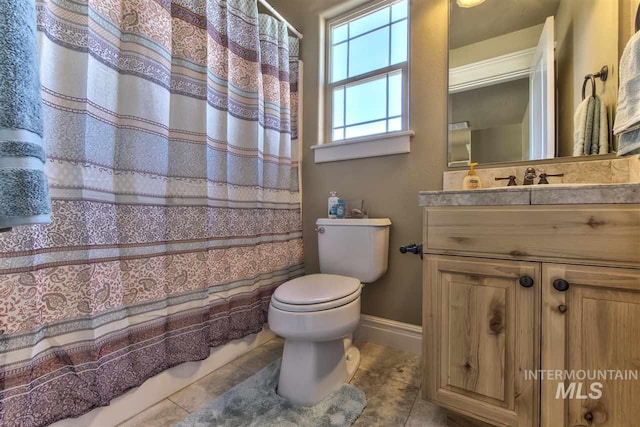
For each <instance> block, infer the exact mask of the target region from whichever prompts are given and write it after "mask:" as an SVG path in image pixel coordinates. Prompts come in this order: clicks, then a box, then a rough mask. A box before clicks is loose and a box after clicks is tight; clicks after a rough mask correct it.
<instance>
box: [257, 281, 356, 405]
mask: <svg viewBox="0 0 640 427" xmlns="http://www.w3.org/2000/svg"><path fill="white" fill-rule="evenodd" d="M323 285H324V288H323V287H322V286H323ZM332 285H333V286H332ZM298 289H306V290H314V289H315V290H323V289H324V290H325V292H324V297H323V298H320V299H321V301H319V302H318V301H316V302H313V301H314V298H313V297H309V299H308V300H309V301H308V302H309V303H301V301H300V300H299V299H298V300H297V301H296V299H295V298H293V295H294V294H295V293H296V292H295V291H296V290H298ZM360 289H361V285H360V281H359V280H357V279H354V278H351V277H345V276H336V275H329V274H314V275H310V276H303V277H300V278H297V279H294V280H292V281H289V282H287V283H285V284H284V285H282V286H281V287H280V288H278V289H277V290H276V292H275V293H274V295H273V297H272V299H271V304H270V306H269V326H270V327H271V329H272V330H273V331H274V332H275V333H276V334H278V335H280V336H281V337H283V338H284V339H285V343H284V352H283V356H282V365H281V370H280V380H279V383H278V394H280V395H281V396H283V397H285V398H286V399H288V400H289V401H290V402H292V403H294V404H296V405H304V406H308V405H313V404H314V403H316V402H319V401H320V400H322V399H323V398H324V397H325V396H327V395H328V394H329V393H331V392H332V391H334V390H335V389H337V388H338V387H339V386H340V385H341V384H344V383H346V382H349V380H350V379H351V377H352V376H353V375H354V374H355V371H356V369H357V367H358V364H359V361H360V352H359V351H358V349H357V348H355V347H352V346H350V339H347V338H349V337H350V335H351V333H352V332H353V331H354V330H355V328H356V327H357V326H358V322H359V321H360ZM351 291H352V292H351ZM316 294H317V293H316ZM345 294H346V295H345ZM316 300H317V299H316ZM345 344H346V345H347V346H349V348H345Z"/></svg>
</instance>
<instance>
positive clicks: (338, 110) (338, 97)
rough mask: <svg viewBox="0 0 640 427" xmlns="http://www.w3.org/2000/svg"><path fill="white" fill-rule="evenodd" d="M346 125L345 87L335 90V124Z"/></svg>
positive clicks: (338, 125) (335, 126) (336, 125)
mask: <svg viewBox="0 0 640 427" xmlns="http://www.w3.org/2000/svg"><path fill="white" fill-rule="evenodd" d="M341 126H344V87H339V88H336V89H334V90H333V126H332V127H334V128H338V127H341Z"/></svg>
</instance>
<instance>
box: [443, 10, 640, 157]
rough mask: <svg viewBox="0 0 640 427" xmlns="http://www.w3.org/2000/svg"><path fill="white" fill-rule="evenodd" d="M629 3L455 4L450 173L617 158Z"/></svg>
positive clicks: (451, 27)
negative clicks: (473, 167)
mask: <svg viewBox="0 0 640 427" xmlns="http://www.w3.org/2000/svg"><path fill="white" fill-rule="evenodd" d="M629 1H635V0H485V1H484V2H482V3H480V4H478V5H477V6H475V7H460V6H459V5H458V2H457V1H456V0H450V1H449V10H450V12H449V106H448V110H449V111H448V114H449V140H448V144H449V147H448V148H449V149H448V153H449V159H448V160H449V167H456V166H465V165H467V164H468V163H469V162H478V163H480V164H486V163H505V162H514V161H528V160H539V159H548V158H553V157H565V156H582V155H600V154H607V153H611V152H614V151H615V147H616V144H615V139H614V138H613V135H612V133H611V128H612V126H611V124H612V122H613V118H614V117H615V108H616V103H617V96H618V70H617V69H618V67H617V65H618V61H619V54H620V53H621V48H620V44H621V43H620V42H621V40H622V39H628V38H629V37H630V36H631V33H629V34H627V35H625V34H621V31H619V28H620V22H621V21H622V20H624V19H628V17H626V16H625V15H626V14H625V13H623V12H624V10H626V8H625V7H624V6H623V4H625V3H626V2H629ZM629 9H630V8H629ZM623 41H626V40H623ZM622 47H624V44H622ZM603 66H607V67H608V70H609V72H608V75H607V76H606V79H600V78H597V77H596V78H593V79H590V78H587V79H585V76H586V75H589V74H595V73H597V72H598V71H600V70H601V68H602V67H603ZM583 83H584V84H585V85H584V86H585V93H584V99H583V91H582V88H583ZM592 85H595V93H592V89H591V88H592Z"/></svg>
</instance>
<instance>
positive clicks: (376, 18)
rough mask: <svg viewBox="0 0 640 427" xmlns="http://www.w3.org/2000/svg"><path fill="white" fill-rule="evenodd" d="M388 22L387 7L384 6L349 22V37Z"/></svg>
mask: <svg viewBox="0 0 640 427" xmlns="http://www.w3.org/2000/svg"><path fill="white" fill-rule="evenodd" d="M388 23H389V8H388V7H385V8H384V9H381V10H379V11H377V12H373V13H370V14H369V15H365V16H363V17H362V18H359V19H356V20H355V21H351V22H350V23H349V36H350V37H351V38H353V37H355V36H357V35H360V34H362V33H366V32H367V31H371V30H373V29H374V28H378V27H381V26H383V25H385V24H388Z"/></svg>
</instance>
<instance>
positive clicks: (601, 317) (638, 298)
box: [541, 264, 640, 427]
mask: <svg viewBox="0 0 640 427" xmlns="http://www.w3.org/2000/svg"><path fill="white" fill-rule="evenodd" d="M542 276H543V279H542V293H543V310H542V369H543V371H542V374H545V373H549V374H551V373H552V372H553V371H556V370H558V372H560V371H562V375H561V376H560V378H556V375H555V374H553V377H552V378H549V377H547V378H543V379H542V380H541V383H542V409H541V410H542V416H541V419H542V425H543V426H548V427H562V426H571V427H577V426H589V427H590V426H607V427H636V426H638V425H640V403H639V401H638V399H639V398H640V378H638V377H636V378H633V376H632V377H631V378H628V376H629V375H633V374H635V375H638V374H640V270H629V269H622V268H602V267H584V266H572V265H560V264H558V265H554V264H544V265H543V274H542ZM554 282H555V284H554ZM565 371H566V374H565V373H564V372H565ZM618 371H619V373H620V374H621V375H623V377H624V378H626V379H624V378H616V376H617V375H618ZM571 375H574V377H573V378H572V377H571ZM583 377H586V378H583ZM558 393H559V394H558ZM600 394H601V395H600Z"/></svg>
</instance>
